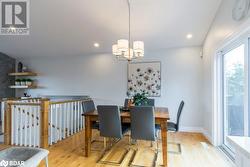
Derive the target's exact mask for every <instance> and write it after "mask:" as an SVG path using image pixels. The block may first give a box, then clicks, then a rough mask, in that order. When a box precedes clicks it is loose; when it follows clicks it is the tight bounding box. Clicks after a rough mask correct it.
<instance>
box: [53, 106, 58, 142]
mask: <svg viewBox="0 0 250 167" xmlns="http://www.w3.org/2000/svg"><path fill="white" fill-rule="evenodd" d="M57 119H58V115H57V105H56V104H55V124H54V126H55V132H56V138H55V143H57V141H58V135H59V134H58V131H57V127H58V125H57Z"/></svg>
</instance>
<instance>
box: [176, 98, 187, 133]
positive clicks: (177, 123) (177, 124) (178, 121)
mask: <svg viewBox="0 0 250 167" xmlns="http://www.w3.org/2000/svg"><path fill="white" fill-rule="evenodd" d="M184 104H185V103H184V101H183V100H182V101H181V103H180V105H179V109H178V112H177V121H176V126H177V127H176V130H177V131H178V130H179V123H180V117H181V113H182V110H183V107H184Z"/></svg>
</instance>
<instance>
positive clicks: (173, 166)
mask: <svg viewBox="0 0 250 167" xmlns="http://www.w3.org/2000/svg"><path fill="white" fill-rule="evenodd" d="M95 136H98V134H97V133H96V135H95ZM168 137H169V141H170V142H179V143H181V146H182V153H181V154H173V153H169V154H168V158H169V165H168V166H169V167H232V166H233V165H232V164H231V162H230V161H229V160H228V159H227V158H226V157H225V156H224V154H223V153H222V152H221V151H219V150H218V149H217V148H215V147H213V146H212V145H211V144H209V142H208V141H207V140H206V138H205V137H204V136H203V135H202V134H199V133H176V134H175V133H169V134H168ZM99 140H101V138H100V139H99ZM102 145H103V143H101V142H99V143H98V142H95V143H94V148H93V149H101V148H102ZM0 147H1V148H2V149H3V148H5V147H6V146H4V145H0ZM168 147H169V151H176V150H177V147H176V146H175V145H172V144H169V145H168ZM124 148H130V149H136V148H139V149H138V154H137V156H136V157H135V160H134V162H135V164H136V165H145V166H146V165H150V164H151V162H152V160H153V155H154V148H156V147H155V145H154V147H151V146H150V142H143V141H139V142H138V145H137V146H136V145H133V146H129V145H128V137H125V138H124V139H123V140H121V141H120V142H119V143H118V144H116V145H115V146H114V148H112V149H111V150H110V152H108V153H107V154H106V155H107V156H105V157H104V159H106V160H109V161H118V160H119V158H120V157H121V156H122V154H123V153H124V152H125V150H124ZM160 149H161V148H160ZM49 151H50V154H49V166H50V167H92V166H93V167H95V166H96V167H106V166H111V165H103V164H96V161H97V159H98V158H99V157H100V155H101V151H92V152H91V156H90V157H88V158H85V157H84V154H83V153H84V133H83V132H80V133H78V134H76V135H74V136H72V137H70V138H68V139H66V140H64V141H61V142H59V143H57V144H55V145H53V146H51V147H50V148H49ZM132 153H133V151H132V150H130V151H129V152H128V154H127V156H126V157H125V160H124V161H123V163H122V165H121V166H123V167H126V166H128V164H129V160H130V159H131V157H132ZM161 162H162V160H161V153H160V152H159V156H158V159H157V164H158V166H160V165H161ZM44 166H45V163H44V162H42V163H41V165H40V167H44Z"/></svg>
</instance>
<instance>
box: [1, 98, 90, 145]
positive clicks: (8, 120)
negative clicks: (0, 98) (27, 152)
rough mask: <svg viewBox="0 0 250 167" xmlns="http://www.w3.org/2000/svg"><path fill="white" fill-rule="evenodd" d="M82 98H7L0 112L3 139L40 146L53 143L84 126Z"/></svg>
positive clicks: (16, 143)
mask: <svg viewBox="0 0 250 167" xmlns="http://www.w3.org/2000/svg"><path fill="white" fill-rule="evenodd" d="M85 100H86V99H78V100H64V101H57V102H55V101H50V100H49V99H33V100H31V99H29V100H26V101H17V100H8V101H6V105H5V114H4V117H5V118H4V120H5V121H4V142H5V144H8V145H18V146H29V147H42V148H47V147H48V146H49V145H52V144H54V143H57V142H58V141H60V140H63V139H65V138H67V137H69V136H70V135H73V134H75V133H78V132H79V131H81V130H83V128H84V122H83V121H84V119H83V118H82V116H81V115H82V112H83V109H82V102H83V101H85Z"/></svg>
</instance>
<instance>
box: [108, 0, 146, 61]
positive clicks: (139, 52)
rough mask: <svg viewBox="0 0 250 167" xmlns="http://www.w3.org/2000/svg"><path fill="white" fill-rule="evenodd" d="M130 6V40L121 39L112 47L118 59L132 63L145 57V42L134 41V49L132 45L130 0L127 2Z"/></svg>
mask: <svg viewBox="0 0 250 167" xmlns="http://www.w3.org/2000/svg"><path fill="white" fill-rule="evenodd" d="M127 4H128V13H129V19H128V20H129V23H128V40H127V39H120V40H118V41H117V44H114V45H113V46H112V53H113V55H115V56H116V57H117V58H119V59H121V60H128V61H131V60H132V59H137V58H141V57H143V56H144V42H143V41H134V42H133V48H132V46H131V45H132V44H131V27H130V24H131V23H130V20H131V19H130V15H131V9H130V0H127Z"/></svg>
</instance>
